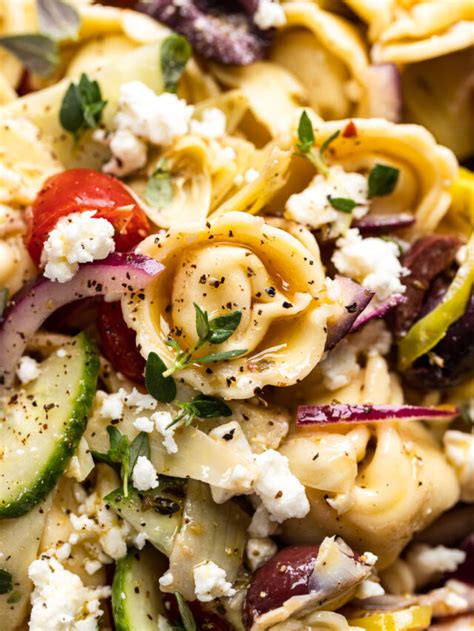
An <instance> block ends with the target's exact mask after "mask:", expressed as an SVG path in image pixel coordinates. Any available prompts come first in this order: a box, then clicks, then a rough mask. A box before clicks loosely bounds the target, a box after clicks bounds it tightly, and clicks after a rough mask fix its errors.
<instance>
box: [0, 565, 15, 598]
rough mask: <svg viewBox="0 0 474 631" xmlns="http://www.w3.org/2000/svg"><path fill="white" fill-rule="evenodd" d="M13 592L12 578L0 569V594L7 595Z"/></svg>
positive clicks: (8, 573)
mask: <svg viewBox="0 0 474 631" xmlns="http://www.w3.org/2000/svg"><path fill="white" fill-rule="evenodd" d="M12 590H13V576H12V575H11V574H10V572H8V571H7V570H4V569H3V568H2V569H0V594H9V593H10V592H11V591H12Z"/></svg>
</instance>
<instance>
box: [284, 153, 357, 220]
mask: <svg viewBox="0 0 474 631" xmlns="http://www.w3.org/2000/svg"><path fill="white" fill-rule="evenodd" d="M331 198H344V199H351V200H353V201H354V202H356V203H357V206H355V208H354V209H353V210H352V215H353V217H355V218H356V219H360V218H361V217H363V216H364V215H365V214H366V213H367V210H368V208H369V199H368V183H367V178H366V177H365V176H364V175H362V174H361V173H348V172H346V171H344V169H343V168H342V167H341V166H339V165H337V166H333V167H330V168H329V173H328V175H327V176H325V175H322V174H318V175H316V176H315V177H314V179H313V180H312V182H311V184H310V185H309V186H308V187H307V188H305V189H304V191H302V192H301V193H295V194H294V195H291V196H290V198H289V199H288V201H287V203H286V216H287V217H289V218H290V219H294V220H295V221H298V222H299V223H302V224H305V225H307V226H309V227H311V228H313V229H316V228H321V227H322V226H324V225H326V224H328V223H332V222H335V221H337V220H338V219H339V218H340V214H341V213H340V212H339V211H337V210H336V209H335V208H334V207H333V206H332V205H331V202H330V199H331Z"/></svg>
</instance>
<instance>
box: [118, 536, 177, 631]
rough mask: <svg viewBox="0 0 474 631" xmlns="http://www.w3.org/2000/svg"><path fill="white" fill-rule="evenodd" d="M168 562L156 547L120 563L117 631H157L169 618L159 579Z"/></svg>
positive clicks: (150, 547)
mask: <svg viewBox="0 0 474 631" xmlns="http://www.w3.org/2000/svg"><path fill="white" fill-rule="evenodd" d="M167 565H168V563H167V560H166V557H164V556H163V555H162V554H160V553H159V552H158V551H157V550H155V548H153V546H149V545H147V546H146V547H145V548H144V549H143V550H142V551H141V552H138V551H137V550H132V551H131V552H129V553H128V554H127V556H126V557H124V558H123V559H120V561H119V562H118V563H117V566H116V569H115V575H114V581H113V584H112V612H113V616H114V622H115V628H116V630H117V631H138V630H140V631H157V629H158V628H159V627H158V620H159V617H160V615H163V616H166V610H165V607H164V604H163V597H162V593H161V591H160V585H159V583H158V579H159V578H160V576H162V575H163V574H164V573H165V572H166V569H167Z"/></svg>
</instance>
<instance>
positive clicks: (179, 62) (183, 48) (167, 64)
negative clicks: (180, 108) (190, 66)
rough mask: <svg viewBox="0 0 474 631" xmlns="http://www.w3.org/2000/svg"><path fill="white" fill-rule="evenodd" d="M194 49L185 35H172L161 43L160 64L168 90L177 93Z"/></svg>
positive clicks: (165, 86)
mask: <svg viewBox="0 0 474 631" xmlns="http://www.w3.org/2000/svg"><path fill="white" fill-rule="evenodd" d="M191 54H192V49H191V45H190V44H189V42H188V40H187V39H186V38H185V37H184V36H183V35H175V34H174V35H170V36H169V37H167V38H166V39H165V40H164V41H163V44H162V45H161V52H160V65H161V75H162V77H163V84H164V88H165V90H166V92H172V93H176V90H177V89H178V82H179V80H180V78H181V75H182V74H183V70H184V68H185V66H186V64H187V62H188V59H189V58H190V57H191Z"/></svg>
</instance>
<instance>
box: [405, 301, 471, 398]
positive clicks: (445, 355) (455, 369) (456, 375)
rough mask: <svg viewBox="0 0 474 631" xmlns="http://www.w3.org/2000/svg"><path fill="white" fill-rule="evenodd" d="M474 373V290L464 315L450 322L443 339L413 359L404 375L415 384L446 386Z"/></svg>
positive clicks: (419, 385)
mask: <svg viewBox="0 0 474 631" xmlns="http://www.w3.org/2000/svg"><path fill="white" fill-rule="evenodd" d="M473 372H474V292H471V296H470V298H469V301H468V304H467V307H466V310H465V312H464V315H463V316H462V317H461V318H459V320H457V321H456V322H454V324H452V325H451V326H450V327H449V328H448V330H447V331H446V334H445V336H444V337H443V339H442V340H441V341H440V342H438V344H436V346H435V347H434V348H433V349H432V350H431V351H430V352H429V353H427V354H426V355H423V356H422V357H420V358H419V359H417V360H416V361H415V363H414V364H413V366H412V367H411V368H410V369H409V370H408V371H407V372H406V374H405V377H406V379H407V381H408V382H409V383H411V384H412V385H414V386H415V387H422V388H446V387H448V386H453V385H456V384H457V383H459V382H460V381H462V380H463V379H467V378H468V377H469V376H470V375H471V374H472V373H473Z"/></svg>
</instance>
